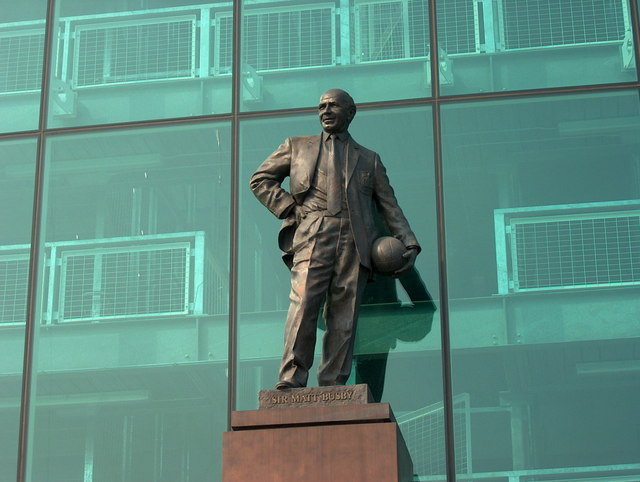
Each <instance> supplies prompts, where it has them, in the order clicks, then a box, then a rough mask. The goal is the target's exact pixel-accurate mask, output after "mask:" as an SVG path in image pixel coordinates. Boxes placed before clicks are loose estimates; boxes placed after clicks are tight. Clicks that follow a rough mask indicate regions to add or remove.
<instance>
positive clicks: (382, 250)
mask: <svg viewBox="0 0 640 482" xmlns="http://www.w3.org/2000/svg"><path fill="white" fill-rule="evenodd" d="M406 252H407V249H406V248H405V247H404V244H403V243H402V241H400V240H399V239H397V238H394V237H393V236H383V237H381V238H378V239H376V240H375V241H374V242H373V246H372V247H371V261H372V262H373V269H375V270H376V271H377V272H378V273H381V274H387V275H390V274H393V273H394V272H395V271H397V270H399V269H400V268H402V266H403V265H404V264H405V262H406V259H405V258H403V257H402V255H403V254H404V253H406Z"/></svg>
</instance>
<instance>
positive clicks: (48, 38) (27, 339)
mask: <svg viewBox="0 0 640 482" xmlns="http://www.w3.org/2000/svg"><path fill="white" fill-rule="evenodd" d="M54 13H55V10H54V0H48V1H47V13H46V20H45V38H44V48H43V53H44V59H43V65H42V84H41V88H40V89H41V90H40V112H39V118H38V143H37V148H36V165H35V180H34V190H33V211H32V218H31V246H30V253H29V276H28V282H27V309H26V313H25V334H24V354H23V364H22V387H21V394H20V421H19V433H18V453H17V455H18V464H17V467H16V481H17V482H26V481H28V480H30V470H29V466H30V463H29V457H30V455H31V453H30V450H29V448H30V446H31V437H30V436H29V435H30V434H31V433H32V417H31V415H32V414H33V411H34V410H33V409H34V404H33V401H32V398H33V397H32V395H33V393H34V392H35V377H34V375H33V367H34V363H33V360H34V352H35V341H36V336H37V335H36V328H37V325H36V323H38V320H37V319H36V313H37V310H38V303H37V301H38V291H39V290H38V285H39V283H38V281H39V278H40V274H41V271H40V270H39V266H40V258H41V253H42V250H41V246H40V245H41V237H42V236H41V235H42V210H43V197H44V196H43V191H44V183H45V165H44V155H45V135H44V133H45V129H46V123H47V107H48V105H49V103H48V98H49V74H50V71H51V53H50V52H51V45H52V39H53V31H54V27H55V23H54V16H55V15H54Z"/></svg>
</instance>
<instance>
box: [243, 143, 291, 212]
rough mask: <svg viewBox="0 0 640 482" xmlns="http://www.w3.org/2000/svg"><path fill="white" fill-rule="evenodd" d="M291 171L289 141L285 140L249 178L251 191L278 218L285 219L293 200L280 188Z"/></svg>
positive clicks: (289, 194)
mask: <svg viewBox="0 0 640 482" xmlns="http://www.w3.org/2000/svg"><path fill="white" fill-rule="evenodd" d="M290 171H291V140H290V139H287V140H285V141H284V142H283V143H282V144H281V145H280V147H278V148H277V149H276V150H275V151H274V152H273V153H272V154H271V155H270V156H269V157H267V159H265V161H264V162H263V163H262V164H261V165H260V167H258V169H257V170H256V172H254V173H253V176H251V181H250V182H249V186H250V187H251V191H253V194H254V195H255V196H256V197H257V198H258V200H259V201H260V202H261V203H262V204H264V205H265V206H266V207H267V209H269V211H271V212H272V213H273V214H275V215H276V216H277V217H278V218H280V219H283V218H286V217H287V216H288V215H289V213H290V211H291V209H292V208H293V206H294V205H295V200H294V199H293V196H292V195H291V193H289V192H288V191H286V190H285V189H283V188H282V182H283V181H284V179H285V178H286V177H287V176H289V173H290Z"/></svg>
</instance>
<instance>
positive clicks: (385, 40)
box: [355, 0, 480, 62]
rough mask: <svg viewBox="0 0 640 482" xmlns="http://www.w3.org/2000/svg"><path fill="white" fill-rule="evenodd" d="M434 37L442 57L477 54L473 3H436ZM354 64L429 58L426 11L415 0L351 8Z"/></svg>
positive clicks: (363, 3) (477, 37) (477, 22)
mask: <svg viewBox="0 0 640 482" xmlns="http://www.w3.org/2000/svg"><path fill="white" fill-rule="evenodd" d="M437 8H438V38H439V41H440V49H441V50H442V51H443V52H444V53H445V54H446V55H455V54H468V53H476V52H479V51H480V41H479V35H480V32H479V29H480V25H479V17H478V4H477V2H467V1H465V2H460V1H453V2H452V1H444V0H438V2H437ZM355 31H356V36H355V52H356V55H355V57H356V61H357V62H377V61H381V60H396V59H407V58H417V57H426V56H428V55H429V10H428V6H427V3H426V2H424V1H418V0H393V1H362V2H358V3H357V4H356V7H355Z"/></svg>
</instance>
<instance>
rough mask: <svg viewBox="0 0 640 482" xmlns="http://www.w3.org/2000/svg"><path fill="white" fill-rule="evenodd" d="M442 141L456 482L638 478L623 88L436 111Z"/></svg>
mask: <svg viewBox="0 0 640 482" xmlns="http://www.w3.org/2000/svg"><path fill="white" fill-rule="evenodd" d="M442 132H443V156H444V191H445V208H446V233H447V271H448V282H449V294H450V306H449V309H450V323H451V343H452V346H453V355H452V364H453V392H454V396H456V397H460V396H466V397H468V398H469V400H470V411H469V413H468V417H470V420H471V425H470V427H471V428H470V439H467V446H466V451H467V454H468V459H469V464H468V465H467V466H466V467H462V466H460V464H459V461H457V462H458V464H457V467H458V470H459V472H460V473H464V474H465V475H466V474H468V473H486V472H496V473H500V474H501V476H502V477H505V478H506V477H515V476H518V475H519V476H520V477H524V476H528V477H534V476H535V475H536V474H537V475H540V476H541V475H542V474H544V475H545V478H550V479H554V480H559V479H561V478H563V477H564V475H563V474H567V473H569V472H574V473H581V474H583V475H582V476H583V477H585V478H588V477H587V475H589V478H590V477H593V478H602V479H603V480H616V475H618V474H624V473H626V472H625V470H631V471H633V473H634V474H636V475H637V474H638V473H640V464H638V456H637V454H638V453H639V451H640V438H639V437H638V435H639V431H638V427H640V419H639V418H638V411H637V409H636V407H637V406H638V404H639V403H640V385H639V384H638V376H637V375H638V369H639V367H640V360H639V359H638V349H639V348H640V344H639V343H640V324H638V313H639V312H640V304H639V301H638V286H639V284H640V177H639V176H638V173H639V172H640V157H639V156H638V152H639V150H640V102H639V98H638V92H637V91H618V92H599V93H592V94H582V95H564V96H553V97H546V96H544V97H538V98H535V97H531V98H524V99H518V100H514V99H510V100H495V101H485V102H472V103H460V104H451V105H446V106H442ZM462 432H463V430H462V428H461V427H460V425H459V424H457V425H456V433H462ZM468 433H469V432H468ZM468 440H470V441H471V442H470V443H469V442H468ZM470 477H471V478H474V479H475V477H473V476H472V475H471V476H470ZM534 478H535V477H534ZM632 478H634V477H632Z"/></svg>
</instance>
